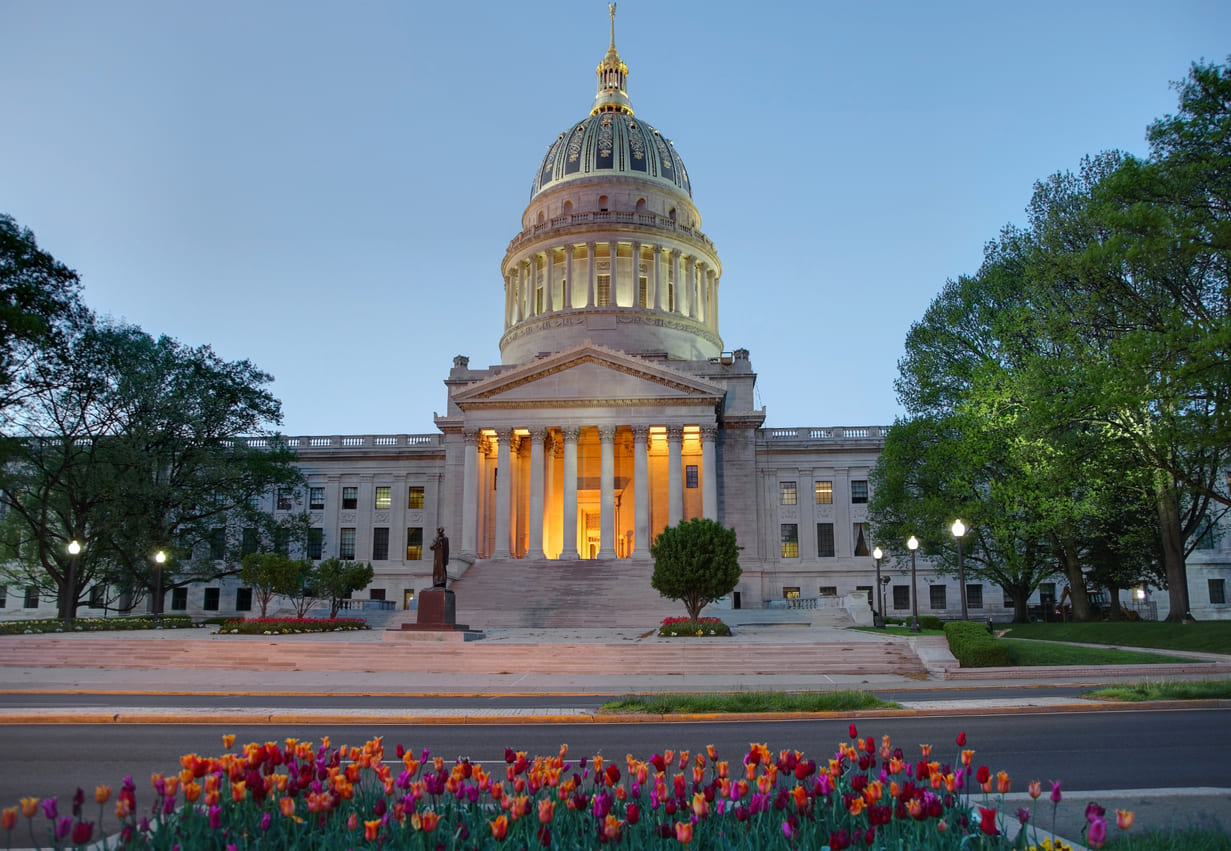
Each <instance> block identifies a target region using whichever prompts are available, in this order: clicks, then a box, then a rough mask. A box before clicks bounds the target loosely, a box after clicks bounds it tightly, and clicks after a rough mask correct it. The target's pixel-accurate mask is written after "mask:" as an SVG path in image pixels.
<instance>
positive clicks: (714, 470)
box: [701, 426, 718, 520]
mask: <svg viewBox="0 0 1231 851" xmlns="http://www.w3.org/2000/svg"><path fill="white" fill-rule="evenodd" d="M717 437H718V428H717V427H716V426H701V516H702V517H704V518H705V519H707V520H717V519H718V462H717V460H716V453H715V452H714V443H715V441H716V439H717Z"/></svg>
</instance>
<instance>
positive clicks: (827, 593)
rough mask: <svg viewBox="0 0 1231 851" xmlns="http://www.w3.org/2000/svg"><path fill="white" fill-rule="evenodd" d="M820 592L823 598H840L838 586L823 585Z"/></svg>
mask: <svg viewBox="0 0 1231 851" xmlns="http://www.w3.org/2000/svg"><path fill="white" fill-rule="evenodd" d="M820 592H821V596H822V597H837V596H838V586H837V585H822V586H821V587H820Z"/></svg>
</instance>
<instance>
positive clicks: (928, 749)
mask: <svg viewBox="0 0 1231 851" xmlns="http://www.w3.org/2000/svg"><path fill="white" fill-rule="evenodd" d="M919 752H920V754H921V755H922V756H923V758H924V759H927V758H928V757H930V756H931V755H932V746H931V745H920V746H919Z"/></svg>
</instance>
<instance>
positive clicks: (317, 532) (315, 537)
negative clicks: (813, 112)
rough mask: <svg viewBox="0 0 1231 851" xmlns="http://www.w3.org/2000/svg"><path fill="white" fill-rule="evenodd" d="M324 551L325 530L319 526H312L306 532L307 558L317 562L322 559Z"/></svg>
mask: <svg viewBox="0 0 1231 851" xmlns="http://www.w3.org/2000/svg"><path fill="white" fill-rule="evenodd" d="M324 549H325V530H324V529H322V528H320V527H319V526H314V527H312V528H311V529H309V530H308V558H310V559H313V560H317V559H320V558H322V555H321V553H322V552H323V551H324Z"/></svg>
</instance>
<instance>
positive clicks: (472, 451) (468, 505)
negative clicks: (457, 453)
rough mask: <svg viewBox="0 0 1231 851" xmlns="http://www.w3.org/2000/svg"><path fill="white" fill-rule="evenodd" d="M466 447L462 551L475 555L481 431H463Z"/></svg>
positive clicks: (477, 525) (463, 473)
mask: <svg viewBox="0 0 1231 851" xmlns="http://www.w3.org/2000/svg"><path fill="white" fill-rule="evenodd" d="M462 441H463V443H464V444H465V448H464V449H463V450H462V453H463V458H464V461H465V466H464V467H463V472H462V552H463V553H466V554H467V555H474V554H475V553H477V552H478V550H477V549H476V544H477V533H478V529H479V521H478V516H477V515H478V508H479V494H478V490H479V479H478V476H479V471H478V466H479V464H478V462H479V458H478V453H479V432H478V429H473V428H468V429H466V430H465V431H464V432H462Z"/></svg>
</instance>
